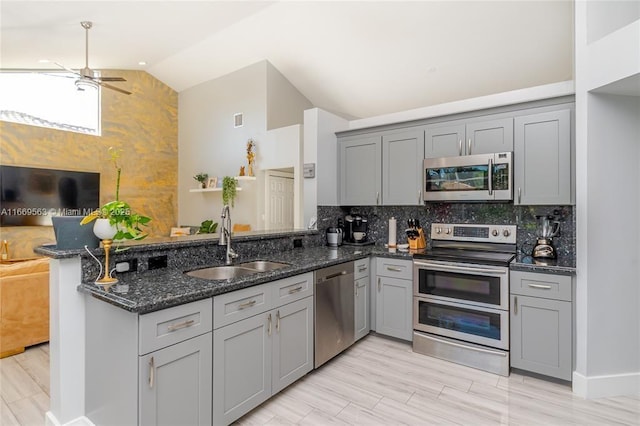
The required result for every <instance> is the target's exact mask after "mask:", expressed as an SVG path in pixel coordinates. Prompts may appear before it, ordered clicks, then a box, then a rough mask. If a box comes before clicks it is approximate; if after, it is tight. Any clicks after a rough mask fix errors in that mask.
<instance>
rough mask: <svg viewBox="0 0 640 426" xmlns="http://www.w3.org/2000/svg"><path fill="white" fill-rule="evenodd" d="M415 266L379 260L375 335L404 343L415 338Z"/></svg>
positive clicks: (405, 262)
mask: <svg viewBox="0 0 640 426" xmlns="http://www.w3.org/2000/svg"><path fill="white" fill-rule="evenodd" d="M412 268H413V264H412V262H411V261H410V260H401V259H400V260H399V259H387V258H377V260H376V284H375V285H376V287H375V291H376V297H375V299H376V314H375V316H376V332H377V333H380V334H384V335H387V336H391V337H397V338H398V339H403V340H409V341H410V340H412V337H413V323H412V321H413V305H412V300H413V270H412Z"/></svg>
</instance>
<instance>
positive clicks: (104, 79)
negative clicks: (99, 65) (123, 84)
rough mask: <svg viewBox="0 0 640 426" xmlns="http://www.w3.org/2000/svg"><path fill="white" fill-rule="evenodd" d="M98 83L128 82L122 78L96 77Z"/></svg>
mask: <svg viewBox="0 0 640 426" xmlns="http://www.w3.org/2000/svg"><path fill="white" fill-rule="evenodd" d="M94 80H96V81H127V80H125V79H124V78H122V77H94Z"/></svg>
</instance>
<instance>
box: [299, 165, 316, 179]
mask: <svg viewBox="0 0 640 426" xmlns="http://www.w3.org/2000/svg"><path fill="white" fill-rule="evenodd" d="M302 176H303V177H304V178H314V177H316V163H304V165H303V167H302Z"/></svg>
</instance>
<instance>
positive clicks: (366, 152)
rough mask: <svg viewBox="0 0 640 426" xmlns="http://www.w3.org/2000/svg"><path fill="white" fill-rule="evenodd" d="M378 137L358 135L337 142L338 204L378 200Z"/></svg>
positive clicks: (379, 175) (367, 203) (363, 204)
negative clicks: (338, 166)
mask: <svg viewBox="0 0 640 426" xmlns="http://www.w3.org/2000/svg"><path fill="white" fill-rule="evenodd" d="M381 146H382V138H381V137H380V136H369V135H367V136H360V137H353V138H348V139H347V140H344V141H339V143H338V150H339V155H338V161H339V162H340V168H339V170H340V179H339V182H340V204H342V205H346V206H357V205H361V206H373V205H378V204H380V197H381V195H382V194H381V192H382V180H381V166H382V164H381V163H382V160H381V157H382V149H381Z"/></svg>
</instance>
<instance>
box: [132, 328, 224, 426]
mask: <svg viewBox="0 0 640 426" xmlns="http://www.w3.org/2000/svg"><path fill="white" fill-rule="evenodd" d="M211 350H212V341H211V333H207V334H204V335H202V336H198V337H194V338H192V339H189V340H187V341H184V342H182V343H178V344H176V345H173V346H169V347H167V348H164V349H160V350H158V351H156V352H152V353H150V354H147V355H144V356H141V357H139V359H138V362H139V368H138V371H139V372H140V376H141V377H140V380H139V392H140V395H139V396H140V424H141V425H177V424H180V425H210V424H211V401H212V400H211Z"/></svg>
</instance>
